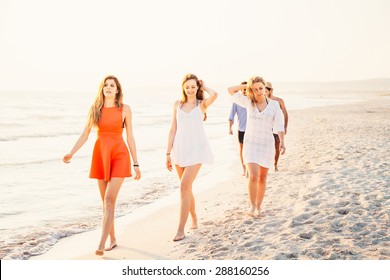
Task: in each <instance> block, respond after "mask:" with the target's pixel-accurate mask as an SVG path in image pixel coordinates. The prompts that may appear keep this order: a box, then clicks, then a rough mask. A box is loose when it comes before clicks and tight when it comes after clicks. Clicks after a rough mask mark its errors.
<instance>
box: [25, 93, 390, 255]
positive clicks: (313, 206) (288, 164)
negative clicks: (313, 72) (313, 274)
mask: <svg viewBox="0 0 390 280" xmlns="http://www.w3.org/2000/svg"><path fill="white" fill-rule="evenodd" d="M389 105H390V99H389V98H381V97H375V98H372V99H370V102H365V101H364V102H357V103H349V104H344V105H337V106H330V107H316V108H311V109H302V110H292V111H291V112H290V111H289V115H290V120H291V121H290V124H289V130H288V133H287V135H286V147H287V152H286V155H284V156H281V157H280V164H279V165H280V169H281V171H279V172H277V173H276V172H274V171H273V170H270V172H269V175H268V180H267V190H266V194H265V198H264V202H263V205H262V209H263V210H262V217H261V218H260V219H253V218H249V217H247V216H246V211H247V210H248V209H249V202H248V198H247V189H246V183H247V179H246V178H244V177H242V176H241V175H240V174H239V172H240V171H241V170H240V169H239V166H240V165H239V162H238V161H239V160H238V151H237V158H236V160H235V161H234V163H233V165H234V166H230V167H229V168H227V169H225V170H219V171H218V172H219V173H217V174H216V175H218V174H221V173H220V172H225V173H226V170H228V172H230V173H231V175H232V177H233V178H232V179H231V180H227V181H223V182H217V183H216V185H215V186H213V187H210V188H207V189H202V188H203V187H204V185H200V184H202V182H201V181H202V180H199V182H197V181H195V185H194V194H195V199H196V205H197V214H198V218H199V229H197V230H194V231H191V232H189V233H188V230H186V235H187V236H186V238H185V239H184V240H183V241H180V242H173V241H172V238H173V236H174V234H175V232H176V227H177V221H178V214H179V211H178V205H179V204H178V202H179V196H178V195H179V194H178V192H177V191H175V192H174V193H172V194H171V195H169V196H168V197H167V198H163V200H165V202H158V201H157V202H155V203H152V204H153V205H146V206H143V207H141V208H139V209H137V210H138V211H140V212H143V213H139V215H140V216H139V217H138V218H136V215H135V214H134V215H132V218H131V217H129V215H126V216H124V217H121V218H118V219H116V229H117V240H118V247H117V248H115V249H114V250H113V251H110V252H106V253H105V255H104V256H103V257H97V256H95V255H94V250H95V249H96V248H95V247H96V244H98V239H99V237H100V229H99V230H95V231H91V232H86V233H81V234H77V235H74V236H71V237H67V238H64V239H61V240H60V241H59V242H58V243H57V244H56V245H55V246H54V247H53V248H52V249H51V250H49V251H48V252H46V253H44V254H42V255H39V256H35V257H31V258H30V259H31V260H35V259H40V260H45V259H46V260H47V259H56V260H59V259H90V260H99V259H164V260H174V259H176V260H177V259H190V260H201V259H210V260H211V259H212V260H216V259H236V260H239V259H242V260H249V259H272V260H276V259H285V260H289V259H300V260H305V259H339V260H342V259H361V260H362V259H363V260H366V259H376V260H378V259H390V250H389V249H387V248H389V247H390V246H389V245H390V241H389V239H388V236H387V235H386V233H387V232H388V230H389V224H388V220H389V207H390V203H389V196H388V195H386V190H388V187H389V186H390V182H389V180H388V178H389V177H390V172H389V165H388V163H387V162H386V158H389V156H390V155H388V154H389V151H383V149H379V147H385V146H386V143H389V140H388V138H386V137H385V136H386V135H387V136H388V135H389V129H390V123H389V122H390V119H389V116H390V109H388V108H390V106H389ZM367 130H368V131H375V135H376V136H375V137H372V134H370V133H369V134H367ZM386 141H387V142H386ZM231 164H232V163H231ZM386 178H387V179H386ZM198 179H200V178H198ZM198 179H197V180H198ZM203 179H204V180H205V181H207V176H205V178H203ZM203 184H204V182H203ZM196 188H198V189H196ZM195 190H196V191H195ZM158 203H162V204H160V205H158ZM164 203H165V205H163V204H164ZM156 205H157V206H158V207H156ZM147 207H150V209H146V208H147ZM151 208H153V209H151ZM141 209H142V211H141ZM134 212H136V211H134ZM130 215H131V214H130ZM188 224H190V222H188ZM186 228H187V227H186Z"/></svg>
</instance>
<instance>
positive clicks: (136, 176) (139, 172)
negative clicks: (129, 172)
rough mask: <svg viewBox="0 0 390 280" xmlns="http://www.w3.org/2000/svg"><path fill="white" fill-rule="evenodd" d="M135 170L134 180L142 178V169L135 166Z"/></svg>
mask: <svg viewBox="0 0 390 280" xmlns="http://www.w3.org/2000/svg"><path fill="white" fill-rule="evenodd" d="M134 171H135V177H134V180H139V179H141V170H140V169H139V166H135V167H134Z"/></svg>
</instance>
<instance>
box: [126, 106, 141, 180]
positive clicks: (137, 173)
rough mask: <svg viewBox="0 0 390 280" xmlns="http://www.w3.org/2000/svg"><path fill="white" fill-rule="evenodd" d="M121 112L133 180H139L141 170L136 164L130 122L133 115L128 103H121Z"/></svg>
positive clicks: (134, 145)
mask: <svg viewBox="0 0 390 280" xmlns="http://www.w3.org/2000/svg"><path fill="white" fill-rule="evenodd" d="M123 113H124V115H125V125H126V136H127V137H126V138H127V145H128V146H129V150H130V154H131V158H132V159H133V163H134V171H135V177H134V180H139V179H141V170H140V168H139V166H138V158H137V147H136V144H135V139H134V134H133V124H132V117H133V116H132V113H131V108H130V106H129V105H125V104H123Z"/></svg>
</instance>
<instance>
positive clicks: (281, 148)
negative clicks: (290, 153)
mask: <svg viewBox="0 0 390 280" xmlns="http://www.w3.org/2000/svg"><path fill="white" fill-rule="evenodd" d="M285 152H286V147H285V146H284V142H283V141H280V154H281V155H284V153H285Z"/></svg>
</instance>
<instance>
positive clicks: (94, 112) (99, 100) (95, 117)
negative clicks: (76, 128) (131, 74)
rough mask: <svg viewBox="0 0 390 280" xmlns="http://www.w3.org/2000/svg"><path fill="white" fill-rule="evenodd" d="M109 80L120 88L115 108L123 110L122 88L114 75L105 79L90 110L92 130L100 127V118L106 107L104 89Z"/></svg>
mask: <svg viewBox="0 0 390 280" xmlns="http://www.w3.org/2000/svg"><path fill="white" fill-rule="evenodd" d="M107 80H114V81H115V84H116V86H117V88H118V92H117V93H116V96H115V106H116V107H118V108H121V107H122V106H123V92H122V86H121V84H120V82H119V80H118V78H117V77H115V76H113V75H110V76H107V77H105V78H104V79H103V80H102V82H101V83H100V86H99V90H98V92H97V94H96V97H95V101H94V102H93V104H92V106H91V108H90V109H89V113H88V126H89V127H91V128H92V127H94V126H97V125H98V123H99V121H100V118H101V116H102V108H103V105H104V98H105V97H104V94H103V88H104V85H105V83H106V81H107Z"/></svg>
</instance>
